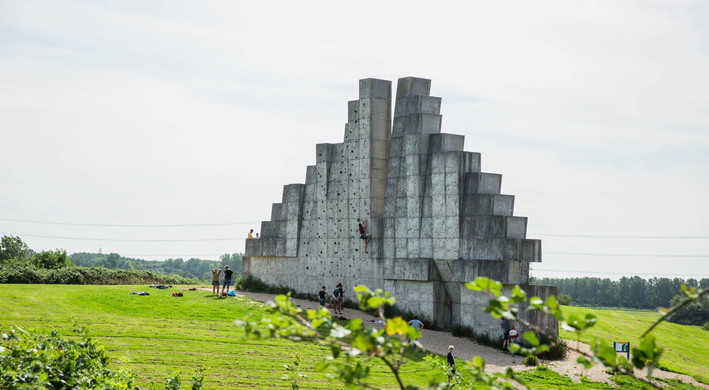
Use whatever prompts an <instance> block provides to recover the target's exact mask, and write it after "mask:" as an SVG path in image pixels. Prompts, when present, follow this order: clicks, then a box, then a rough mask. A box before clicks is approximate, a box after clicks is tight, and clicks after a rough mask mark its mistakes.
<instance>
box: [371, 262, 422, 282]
mask: <svg viewBox="0 0 709 390" xmlns="http://www.w3.org/2000/svg"><path fill="white" fill-rule="evenodd" d="M430 263H431V261H430V260H423V259H405V260H402V259H388V260H385V261H384V262H383V263H382V265H383V268H384V275H383V276H384V279H394V280H418V281H429V280H431V277H430Z"/></svg>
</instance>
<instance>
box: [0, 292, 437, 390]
mask: <svg viewBox="0 0 709 390" xmlns="http://www.w3.org/2000/svg"><path fill="white" fill-rule="evenodd" d="M132 290H137V291H141V290H144V291H148V292H150V294H151V295H150V296H137V295H130V294H129V292H130V291H132ZM171 292H172V291H170V290H156V289H149V288H147V287H139V286H73V285H71V286H68V285H0V313H2V314H0V329H5V330H7V329H8V328H9V326H10V325H20V326H23V327H27V328H33V329H45V330H47V331H49V330H50V329H52V328H56V329H58V330H60V333H61V334H63V335H66V336H70V335H72V332H71V329H72V328H73V323H74V321H76V322H78V323H79V324H81V325H86V326H88V328H89V334H90V335H91V336H92V337H94V338H95V339H96V340H98V341H99V342H100V343H101V344H103V345H104V346H105V348H106V350H107V352H108V353H109V356H110V357H111V358H112V362H113V363H114V364H115V365H116V366H119V367H122V368H126V369H128V370H130V371H131V372H133V373H135V374H136V375H137V377H138V380H139V383H141V384H148V383H150V382H151V381H155V382H160V383H162V382H164V380H165V379H166V378H167V377H168V376H170V375H171V374H173V373H179V374H180V375H181V377H182V379H183V382H186V381H188V379H189V378H190V377H191V376H192V374H193V373H194V372H195V370H196V369H197V367H199V366H204V367H207V371H206V372H205V377H206V379H205V383H206V384H207V386H206V387H207V388H209V389H222V388H223V389H226V388H229V389H233V388H265V387H269V388H274V387H275V388H278V387H280V388H286V387H287V388H290V382H287V381H285V380H283V379H281V377H282V376H283V374H284V373H285V372H286V371H285V369H284V367H283V365H284V364H287V363H289V364H290V363H292V362H293V359H294V357H295V354H296V353H300V354H301V356H302V358H303V363H304V366H303V371H304V372H305V373H306V374H307V375H308V379H307V382H306V384H305V385H304V386H302V387H303V388H309V389H310V388H314V389H330V388H332V384H331V383H329V382H327V378H326V377H325V374H324V373H319V372H316V371H315V370H314V366H315V365H316V364H317V363H318V362H319V361H320V360H322V358H323V357H325V356H327V355H328V354H329V352H328V351H327V350H325V349H324V348H321V347H318V346H316V345H314V344H309V343H294V342H290V341H286V340H246V339H244V338H243V334H244V333H243V332H242V331H241V330H240V329H239V328H237V326H236V325H234V323H233V321H234V320H236V319H241V318H243V317H244V316H245V315H247V314H254V313H255V314H259V313H263V312H264V311H263V305H261V304H259V303H255V302H252V301H250V300H239V299H236V298H229V299H216V298H214V297H211V296H210V293H209V292H207V291H199V290H198V291H184V294H185V296H184V297H182V298H173V297H172V296H171ZM428 369H429V365H428V364H427V363H426V362H424V361H423V360H422V361H420V362H414V363H412V364H411V365H410V366H409V367H407V368H405V370H404V371H405V375H406V377H407V378H410V379H412V380H413V381H412V382H413V383H414V384H418V385H423V384H425V382H424V380H423V376H422V375H420V374H419V373H421V372H423V371H426V370H428ZM385 373H386V368H385V367H384V366H383V365H379V366H375V367H374V369H373V374H372V377H373V379H374V381H375V382H377V383H384V384H392V385H393V384H394V381H393V380H390V377H389V375H386V374H385Z"/></svg>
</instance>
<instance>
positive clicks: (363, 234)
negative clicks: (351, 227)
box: [359, 219, 372, 253]
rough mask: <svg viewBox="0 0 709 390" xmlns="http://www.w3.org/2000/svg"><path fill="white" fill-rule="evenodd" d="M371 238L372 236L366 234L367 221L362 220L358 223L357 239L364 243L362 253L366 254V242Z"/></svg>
mask: <svg viewBox="0 0 709 390" xmlns="http://www.w3.org/2000/svg"><path fill="white" fill-rule="evenodd" d="M370 238H372V235H371V234H369V233H367V220H366V219H362V221H360V223H359V239H360V240H362V241H364V253H367V242H368V241H369V239H370Z"/></svg>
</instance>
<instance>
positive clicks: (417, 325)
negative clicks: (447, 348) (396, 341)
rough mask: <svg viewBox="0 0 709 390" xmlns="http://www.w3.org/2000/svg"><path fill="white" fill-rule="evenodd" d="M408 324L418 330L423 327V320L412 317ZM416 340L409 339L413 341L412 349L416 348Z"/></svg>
mask: <svg viewBox="0 0 709 390" xmlns="http://www.w3.org/2000/svg"><path fill="white" fill-rule="evenodd" d="M409 326H411V327H413V328H414V329H416V330H418V331H419V332H420V331H421V329H423V322H421V321H419V320H417V319H416V318H414V319H413V320H411V321H409ZM416 340H418V339H413V340H411V341H413V342H414V349H416Z"/></svg>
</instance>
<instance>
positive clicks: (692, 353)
mask: <svg viewBox="0 0 709 390" xmlns="http://www.w3.org/2000/svg"><path fill="white" fill-rule="evenodd" d="M563 311H564V313H565V314H566V315H569V314H576V315H578V316H581V317H583V316H584V315H586V313H593V314H594V315H596V317H598V323H597V324H596V325H595V326H594V327H593V328H591V329H590V331H589V332H588V333H587V334H584V335H583V336H582V338H581V341H583V342H586V343H591V342H593V340H594V339H595V338H596V337H598V338H599V339H604V340H606V341H607V342H609V343H612V342H613V341H630V345H631V346H632V345H633V344H635V345H637V343H638V342H639V337H640V335H641V334H642V333H643V332H644V331H645V329H647V328H648V327H649V326H650V325H651V324H652V323H653V322H654V321H655V320H657V319H658V318H660V314H659V313H657V312H654V311H649V310H623V309H591V308H585V307H576V306H564V307H563ZM653 334H654V335H655V337H656V339H657V342H658V344H659V345H660V346H661V347H663V348H664V349H665V351H664V353H663V355H662V358H661V360H660V363H661V366H662V367H664V368H666V369H667V370H670V371H675V372H680V373H683V374H687V375H690V376H693V377H694V378H695V379H697V380H699V381H701V382H704V383H709V331H706V330H704V329H702V328H701V327H699V326H688V325H679V324H673V323H670V322H663V323H662V324H660V325H658V326H657V327H656V328H655V329H654V330H653ZM561 336H562V337H564V338H568V339H574V340H575V335H574V334H573V333H571V332H566V331H561ZM611 345H612V344H611Z"/></svg>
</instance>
